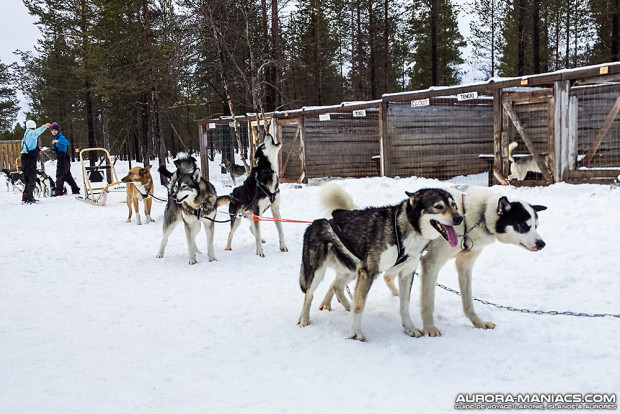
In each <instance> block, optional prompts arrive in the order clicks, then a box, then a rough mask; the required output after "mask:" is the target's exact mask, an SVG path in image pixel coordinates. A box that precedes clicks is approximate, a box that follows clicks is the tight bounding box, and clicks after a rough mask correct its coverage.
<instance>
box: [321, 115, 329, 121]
mask: <svg viewBox="0 0 620 414" xmlns="http://www.w3.org/2000/svg"><path fill="white" fill-rule="evenodd" d="M330 119H331V118H330V117H329V114H319V121H329V120H330Z"/></svg>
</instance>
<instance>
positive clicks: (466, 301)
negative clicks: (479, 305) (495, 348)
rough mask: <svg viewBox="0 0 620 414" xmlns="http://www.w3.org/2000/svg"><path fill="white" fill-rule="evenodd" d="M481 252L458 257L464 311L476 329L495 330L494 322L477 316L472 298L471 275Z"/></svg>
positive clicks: (457, 265) (457, 263)
mask: <svg viewBox="0 0 620 414" xmlns="http://www.w3.org/2000/svg"><path fill="white" fill-rule="evenodd" d="M479 255H480V251H473V252H467V253H465V252H461V253H459V255H458V256H457V257H456V270H457V271H458V274H459V286H460V287H461V300H462V301H463V311H464V312H465V316H467V317H468V318H469V320H470V321H471V323H473V324H474V326H475V327H476V328H481V329H493V328H495V324H494V323H493V322H485V321H483V320H482V319H480V317H479V316H478V315H477V314H476V311H475V310H474V300H473V298H472V289H471V275H472V269H473V267H474V263H475V262H476V258H477V257H478V256H479Z"/></svg>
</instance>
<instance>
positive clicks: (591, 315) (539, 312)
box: [437, 283, 620, 319]
mask: <svg viewBox="0 0 620 414" xmlns="http://www.w3.org/2000/svg"><path fill="white" fill-rule="evenodd" d="M437 286H439V287H440V288H442V289H444V290H447V291H448V292H452V293H454V294H457V295H459V296H461V292H458V291H456V290H454V289H452V288H449V287H447V286H444V285H442V284H440V283H437ZM472 299H473V300H475V301H476V302H480V303H482V304H484V305H490V306H494V307H496V308H498V309H506V310H509V311H512V312H520V313H531V314H534V315H554V316H555V315H565V316H584V317H587V318H604V317H612V318H619V319H620V315H614V314H611V313H586V312H571V311H544V310H539V309H537V310H532V309H524V308H515V307H513V306H504V305H500V304H497V303H493V302H489V301H488V300H484V299H478V298H476V297H473V298H472Z"/></svg>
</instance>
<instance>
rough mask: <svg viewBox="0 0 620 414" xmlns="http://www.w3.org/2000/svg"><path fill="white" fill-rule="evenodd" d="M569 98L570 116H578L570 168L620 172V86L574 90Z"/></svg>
mask: <svg viewBox="0 0 620 414" xmlns="http://www.w3.org/2000/svg"><path fill="white" fill-rule="evenodd" d="M570 96H571V107H572V109H573V110H572V112H571V113H573V114H574V113H575V112H576V113H577V121H576V126H575V125H573V128H576V131H577V134H576V138H577V139H576V141H575V142H573V143H572V148H571V149H570V150H569V157H570V159H569V164H570V166H571V167H572V168H573V169H577V170H580V171H588V170H618V169H620V119H618V116H617V115H618V112H619V110H620V84H617V83H616V84H606V85H588V86H582V87H574V88H572V89H571V92H570ZM575 107H576V108H577V109H576V110H575ZM573 116H574V115H573ZM601 174H603V175H605V173H603V172H601Z"/></svg>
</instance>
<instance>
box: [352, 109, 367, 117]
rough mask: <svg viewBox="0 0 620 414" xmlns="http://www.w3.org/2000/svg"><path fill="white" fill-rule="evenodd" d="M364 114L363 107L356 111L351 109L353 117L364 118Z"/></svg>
mask: <svg viewBox="0 0 620 414" xmlns="http://www.w3.org/2000/svg"><path fill="white" fill-rule="evenodd" d="M365 116H366V110H365V109H358V110H356V111H353V117H354V118H364V117H365Z"/></svg>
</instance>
